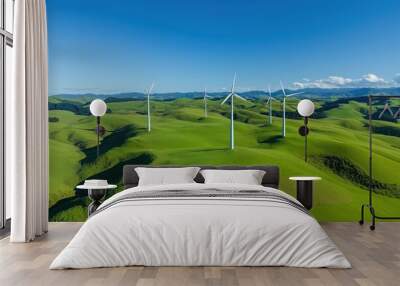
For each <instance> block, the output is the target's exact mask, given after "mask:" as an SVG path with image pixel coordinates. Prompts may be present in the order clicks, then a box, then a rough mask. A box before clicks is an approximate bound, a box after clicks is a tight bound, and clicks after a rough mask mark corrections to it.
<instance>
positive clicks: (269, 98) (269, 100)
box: [266, 85, 276, 125]
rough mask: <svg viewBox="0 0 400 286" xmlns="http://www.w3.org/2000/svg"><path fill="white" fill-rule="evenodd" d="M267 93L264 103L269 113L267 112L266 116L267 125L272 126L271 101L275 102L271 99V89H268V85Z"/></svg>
mask: <svg viewBox="0 0 400 286" xmlns="http://www.w3.org/2000/svg"><path fill="white" fill-rule="evenodd" d="M268 93H269V96H268V98H267V103H266V105H267V107H268V108H269V112H268V115H269V124H270V125H272V101H273V100H275V101H276V99H275V98H273V97H272V93H271V87H270V86H269V85H268Z"/></svg>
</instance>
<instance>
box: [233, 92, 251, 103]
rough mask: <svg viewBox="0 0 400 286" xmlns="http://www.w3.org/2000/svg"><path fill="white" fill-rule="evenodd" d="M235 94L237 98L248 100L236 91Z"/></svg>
mask: <svg viewBox="0 0 400 286" xmlns="http://www.w3.org/2000/svg"><path fill="white" fill-rule="evenodd" d="M233 95H234V96H236V97H237V98H240V99H241V100H244V101H248V100H247V99H246V98H244V97H241V96H240V95H238V94H236V93H234V94H233Z"/></svg>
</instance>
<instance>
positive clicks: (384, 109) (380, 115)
mask: <svg viewBox="0 0 400 286" xmlns="http://www.w3.org/2000/svg"><path fill="white" fill-rule="evenodd" d="M387 108H388V104H387V103H385V106H384V107H383V110H382V112H381V113H380V114H379V116H378V118H379V119H381V117H382V116H383V114H384V113H385V111H386V110H387Z"/></svg>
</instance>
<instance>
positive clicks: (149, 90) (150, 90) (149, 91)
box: [147, 81, 154, 95]
mask: <svg viewBox="0 0 400 286" xmlns="http://www.w3.org/2000/svg"><path fill="white" fill-rule="evenodd" d="M153 88H154V81H153V82H152V83H151V86H150V88H149V89H148V90H147V95H150V94H151V92H152V91H153Z"/></svg>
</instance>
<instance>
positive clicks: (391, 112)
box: [388, 105, 393, 116]
mask: <svg viewBox="0 0 400 286" xmlns="http://www.w3.org/2000/svg"><path fill="white" fill-rule="evenodd" d="M388 110H389V112H390V115H392V116H393V111H392V109H391V108H390V105H388Z"/></svg>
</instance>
